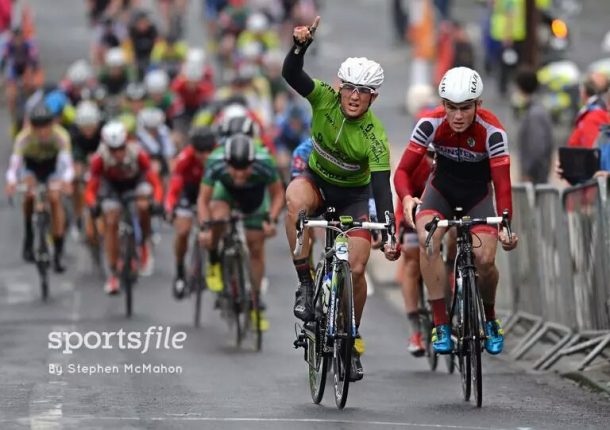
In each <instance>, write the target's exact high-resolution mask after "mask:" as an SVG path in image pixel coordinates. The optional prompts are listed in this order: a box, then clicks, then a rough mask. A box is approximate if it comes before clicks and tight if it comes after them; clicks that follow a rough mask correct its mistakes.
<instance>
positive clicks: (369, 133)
mask: <svg viewBox="0 0 610 430" xmlns="http://www.w3.org/2000/svg"><path fill="white" fill-rule="evenodd" d="M360 130H361V131H362V134H364V137H365V138H366V139H368V140H369V141H370V142H371V153H372V154H373V157H374V159H375V162H376V163H379V160H380V158H381V156H382V155H383V154H384V153H385V152H386V147H385V145H384V144H383V142H382V141H381V140H380V139H378V138H377V136H376V135H375V133H374V132H373V131H374V130H375V126H374V125H373V124H372V123H369V124H367V125H366V126H360Z"/></svg>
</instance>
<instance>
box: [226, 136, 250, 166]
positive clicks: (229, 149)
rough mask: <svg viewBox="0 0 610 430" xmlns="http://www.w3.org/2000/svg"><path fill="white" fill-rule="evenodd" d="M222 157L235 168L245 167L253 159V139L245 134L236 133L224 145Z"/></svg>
mask: <svg viewBox="0 0 610 430" xmlns="http://www.w3.org/2000/svg"><path fill="white" fill-rule="evenodd" d="M224 148H225V153H224V159H225V161H226V162H227V164H229V165H230V166H233V167H235V168H236V169H245V168H246V167H248V166H249V165H250V164H252V162H253V161H254V141H253V140H252V138H250V137H248V136H246V135H245V134H236V135H234V136H231V137H229V138H228V139H227V141H226V142H225V145H224Z"/></svg>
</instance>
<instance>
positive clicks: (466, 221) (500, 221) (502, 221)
mask: <svg viewBox="0 0 610 430" xmlns="http://www.w3.org/2000/svg"><path fill="white" fill-rule="evenodd" d="M475 225H502V226H503V227H506V230H507V232H508V240H509V242H510V243H512V241H513V237H512V231H511V228H510V220H509V218H508V211H507V210H504V212H502V216H491V217H486V218H469V217H462V218H461V219H456V220H448V219H440V217H438V216H435V217H434V218H433V219H432V221H430V222H428V223H427V224H426V225H425V226H424V228H425V229H426V231H427V232H428V235H427V236H426V243H425V247H426V248H428V247H429V246H430V241H431V240H432V236H433V235H434V232H436V229H437V228H438V227H442V228H449V227H459V226H466V227H468V228H470V227H473V226H475Z"/></svg>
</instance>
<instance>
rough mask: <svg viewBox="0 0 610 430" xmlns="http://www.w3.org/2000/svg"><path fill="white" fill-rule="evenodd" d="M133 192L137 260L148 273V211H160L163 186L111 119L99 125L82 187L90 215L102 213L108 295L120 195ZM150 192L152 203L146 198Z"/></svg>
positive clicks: (113, 280) (112, 288) (112, 285)
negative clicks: (137, 227) (97, 141)
mask: <svg viewBox="0 0 610 430" xmlns="http://www.w3.org/2000/svg"><path fill="white" fill-rule="evenodd" d="M124 193H135V194H136V195H137V196H138V202H137V209H138V218H139V221H140V227H141V229H142V242H141V243H139V244H138V245H139V260H140V261H139V263H140V272H141V274H142V275H150V274H151V273H152V265H153V263H152V255H151V254H150V246H149V244H148V240H149V237H150V232H151V226H150V215H151V211H160V210H162V209H161V207H162V206H161V204H162V199H163V187H162V186H161V180H160V179H159V176H158V175H157V174H156V173H155V172H154V171H153V170H152V168H151V163H150V158H149V157H148V155H147V154H146V152H145V151H144V150H143V149H141V148H140V146H139V145H138V144H136V143H134V142H131V141H129V139H128V135H127V130H126V129H125V126H124V125H123V124H122V123H121V122H119V121H112V122H110V123H108V124H106V125H105V126H104V127H103V128H102V142H101V145H100V146H99V148H98V150H97V152H96V153H95V154H94V155H93V157H92V158H91V165H90V169H89V180H88V181H87V187H86V190H85V204H86V205H87V207H88V208H89V210H90V212H91V214H92V216H93V218H96V217H97V216H99V215H100V214H101V213H103V215H104V216H103V221H104V226H105V228H104V245H105V246H106V261H107V262H108V265H109V266H110V274H109V277H108V279H107V280H106V283H105V290H106V292H107V293H108V294H116V293H118V292H119V281H118V278H117V260H118V255H119V242H118V225H119V220H120V216H121V204H120V196H121V195H123V194H124ZM151 194H152V197H153V201H154V203H153V206H152V208H151V206H150V203H149V199H150V196H151Z"/></svg>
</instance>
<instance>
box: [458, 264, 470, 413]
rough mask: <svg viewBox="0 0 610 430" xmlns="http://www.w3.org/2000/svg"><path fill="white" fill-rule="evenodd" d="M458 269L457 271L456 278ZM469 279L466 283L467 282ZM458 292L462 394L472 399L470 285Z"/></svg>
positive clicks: (459, 366) (466, 399) (465, 397)
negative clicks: (469, 315)
mask: <svg viewBox="0 0 610 430" xmlns="http://www.w3.org/2000/svg"><path fill="white" fill-rule="evenodd" d="M455 279H458V278H457V271H456V278H455ZM466 283H467V281H466V282H465V283H464V284H466ZM455 294H457V297H456V300H455V313H454V315H455V320H456V322H457V329H456V331H457V356H458V368H459V371H460V378H461V381H462V395H463V396H464V400H465V401H469V400H470V394H471V385H470V383H471V363H470V361H471V356H470V343H469V341H468V339H469V337H470V335H471V332H470V325H469V322H470V321H469V318H468V312H469V309H470V308H469V306H470V292H469V291H468V286H467V285H463V288H462V289H461V290H458V289H457V288H456V289H455Z"/></svg>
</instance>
